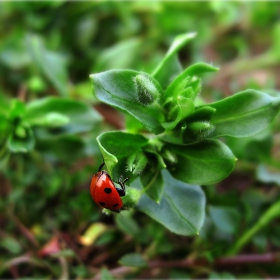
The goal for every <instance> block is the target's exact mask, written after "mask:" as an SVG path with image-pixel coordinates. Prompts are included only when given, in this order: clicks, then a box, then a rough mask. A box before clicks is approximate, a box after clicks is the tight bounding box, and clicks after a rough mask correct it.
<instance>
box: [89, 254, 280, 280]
mask: <svg viewBox="0 0 280 280" xmlns="http://www.w3.org/2000/svg"><path fill="white" fill-rule="evenodd" d="M277 262H279V263H280V252H277V253H266V254H253V255H238V256H234V257H224V258H219V259H216V260H215V261H213V262H210V261H207V260H205V259H198V260H190V259H185V260H177V261H151V262H149V263H148V267H149V268H174V267H180V268H182V267H189V268H191V267H198V266H202V265H203V266H207V265H208V266H224V265H235V264H238V265H246V264H250V263H277ZM135 269H136V268H132V267H126V266H121V267H117V268H114V269H112V270H110V273H111V274H112V275H114V276H116V275H118V276H120V275H125V274H127V273H130V272H132V271H133V270H135ZM93 279H94V280H98V279H100V274H98V275H96V276H95V277H94V278H93Z"/></svg>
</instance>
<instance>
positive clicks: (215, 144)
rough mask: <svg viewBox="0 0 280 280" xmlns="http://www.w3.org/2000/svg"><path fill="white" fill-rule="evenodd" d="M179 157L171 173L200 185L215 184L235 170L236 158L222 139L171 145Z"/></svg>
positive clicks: (179, 178) (185, 180)
mask: <svg viewBox="0 0 280 280" xmlns="http://www.w3.org/2000/svg"><path fill="white" fill-rule="evenodd" d="M169 147H170V150H171V151H172V152H173V153H174V154H175V156H176V157H177V162H176V164H175V165H173V166H171V167H170V169H169V170H170V173H171V174H172V175H173V176H174V177H175V178H177V179H178V180H182V181H183V182H187V183H191V184H199V185H208V184H214V183H216V182H219V181H221V180H222V179H224V178H226V177H227V176H228V175H229V174H230V173H231V172H232V170H233V168H234V166H235V162H236V158H235V156H234V155H233V153H232V152H231V150H230V149H229V148H228V147H227V146H226V145H225V144H224V143H222V142H221V141H218V140H213V139H205V140H202V141H200V142H196V143H194V144H190V145H171V144H169Z"/></svg>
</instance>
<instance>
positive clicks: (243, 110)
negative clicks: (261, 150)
mask: <svg viewBox="0 0 280 280" xmlns="http://www.w3.org/2000/svg"><path fill="white" fill-rule="evenodd" d="M207 106H210V107H212V108H214V109H216V112H215V114H213V116H212V118H211V123H212V124H213V125H214V126H215V130H214V132H213V133H212V134H211V136H213V137H220V136H232V137H248V136H252V135H254V134H256V133H258V132H260V131H261V130H263V129H265V128H266V127H267V126H268V125H269V124H270V123H271V121H272V120H273V119H274V117H275V116H276V115H277V113H278V112H279V109H280V98H274V97H272V96H270V95H267V94H265V93H263V92H260V91H256V90H252V89H249V90H245V91H243V92H239V93H237V94H235V95H233V96H230V97H228V98H225V99H223V100H221V101H218V102H214V103H210V104H208V105H207Z"/></svg>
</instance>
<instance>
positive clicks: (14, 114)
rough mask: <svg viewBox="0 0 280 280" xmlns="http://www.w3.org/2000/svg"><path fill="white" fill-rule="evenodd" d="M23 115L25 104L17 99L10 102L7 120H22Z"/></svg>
mask: <svg viewBox="0 0 280 280" xmlns="http://www.w3.org/2000/svg"><path fill="white" fill-rule="evenodd" d="M24 113H25V104H24V103H23V102H22V101H21V100H19V99H13V100H12V102H11V108H10V113H9V118H10V119H11V120H14V119H16V118H22V117H23V116H24Z"/></svg>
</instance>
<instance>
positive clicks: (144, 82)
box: [134, 74, 160, 105]
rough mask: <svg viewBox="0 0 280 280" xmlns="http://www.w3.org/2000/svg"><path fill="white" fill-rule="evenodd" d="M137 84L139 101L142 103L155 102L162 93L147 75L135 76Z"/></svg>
mask: <svg viewBox="0 0 280 280" xmlns="http://www.w3.org/2000/svg"><path fill="white" fill-rule="evenodd" d="M134 83H135V86H136V93H137V101H138V102H139V103H141V104H142V105H150V104H152V103H154V102H155V101H156V100H157V99H158V97H159V95H160V93H159V92H158V89H157V88H156V86H155V85H154V83H153V82H152V81H151V80H150V79H149V78H148V77H147V76H145V75H143V74H139V75H137V76H136V77H135V78H134Z"/></svg>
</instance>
